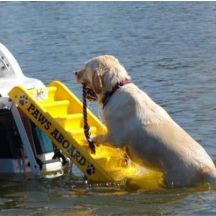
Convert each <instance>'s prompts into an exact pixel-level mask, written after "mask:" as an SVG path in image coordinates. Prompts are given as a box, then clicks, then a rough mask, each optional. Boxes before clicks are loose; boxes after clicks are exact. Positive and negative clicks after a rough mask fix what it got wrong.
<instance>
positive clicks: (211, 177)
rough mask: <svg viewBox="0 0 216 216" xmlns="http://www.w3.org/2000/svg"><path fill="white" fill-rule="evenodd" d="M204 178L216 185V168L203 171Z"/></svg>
mask: <svg viewBox="0 0 216 216" xmlns="http://www.w3.org/2000/svg"><path fill="white" fill-rule="evenodd" d="M203 177H204V180H205V181H207V182H209V183H210V184H212V185H214V186H216V168H212V169H207V170H205V171H203Z"/></svg>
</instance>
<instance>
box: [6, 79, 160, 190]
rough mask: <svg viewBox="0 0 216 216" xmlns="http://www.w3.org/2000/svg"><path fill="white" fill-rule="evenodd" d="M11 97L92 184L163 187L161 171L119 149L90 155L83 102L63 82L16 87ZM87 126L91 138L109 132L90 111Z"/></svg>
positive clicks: (101, 149) (103, 148)
mask: <svg viewBox="0 0 216 216" xmlns="http://www.w3.org/2000/svg"><path fill="white" fill-rule="evenodd" d="M9 96H10V98H11V99H12V101H13V102H14V103H16V104H17V106H19V107H20V109H21V110H22V111H23V112H24V113H25V114H26V115H27V116H28V117H29V118H30V119H31V120H32V121H33V122H34V123H35V124H36V125H37V127H39V128H40V129H41V130H42V131H43V132H44V133H45V134H46V135H47V136H48V137H49V138H50V139H51V140H52V142H53V143H54V144H55V145H56V146H57V147H58V148H59V149H61V150H62V152H63V153H64V155H65V156H67V157H69V158H70V159H71V161H72V162H73V163H74V164H76V166H77V167H78V168H79V169H80V170H81V171H82V172H83V173H84V175H85V176H86V177H87V179H88V180H89V181H90V182H116V181H123V180H127V182H129V183H130V184H134V185H137V186H138V187H142V188H147V189H151V188H155V189H156V188H160V187H161V185H162V184H163V176H162V173H161V172H159V171H155V170H151V169H148V168H145V167H140V166H139V165H137V164H135V163H133V162H132V161H131V160H129V159H128V158H127V157H126V154H125V152H124V151H123V150H122V149H120V148H117V147H114V146H112V145H109V144H107V145H99V146H96V154H91V152H90V149H89V147H88V144H87V142H86V139H85V136H84V132H83V114H82V103H81V101H80V100H79V99H78V98H77V97H76V96H75V95H74V94H73V93H72V92H71V91H70V90H69V89H68V88H67V87H66V86H65V85H63V84H62V83H61V82H59V81H53V82H52V83H50V84H49V85H48V87H46V88H43V89H31V90H27V89H25V88H23V87H22V86H18V87H14V88H13V89H12V90H11V91H10V92H9ZM88 123H89V125H90V126H91V127H90V132H91V135H92V136H95V135H100V134H105V133H106V132H107V130H106V127H105V126H104V125H103V124H102V123H101V122H100V121H99V120H98V119H97V118H96V117H95V116H94V115H93V113H91V112H90V111H89V110H88Z"/></svg>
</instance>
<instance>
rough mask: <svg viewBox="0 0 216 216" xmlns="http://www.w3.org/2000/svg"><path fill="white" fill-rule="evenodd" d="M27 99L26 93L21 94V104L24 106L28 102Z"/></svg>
mask: <svg viewBox="0 0 216 216" xmlns="http://www.w3.org/2000/svg"><path fill="white" fill-rule="evenodd" d="M27 100H28V97H27V96H25V95H23V96H20V99H19V104H20V105H22V106H23V105H25V104H27Z"/></svg>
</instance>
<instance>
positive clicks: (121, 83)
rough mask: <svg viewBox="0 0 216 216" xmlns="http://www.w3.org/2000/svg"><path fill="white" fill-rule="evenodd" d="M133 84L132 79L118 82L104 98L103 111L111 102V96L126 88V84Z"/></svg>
mask: <svg viewBox="0 0 216 216" xmlns="http://www.w3.org/2000/svg"><path fill="white" fill-rule="evenodd" d="M129 83H132V81H131V80H130V79H125V80H123V81H121V82H118V83H116V84H115V86H114V87H113V88H112V90H111V91H108V92H106V93H105V95H104V97H103V101H102V102H103V109H104V107H105V106H106V105H107V103H108V102H109V99H110V98H111V96H112V95H113V94H114V93H115V92H116V91H117V90H118V89H119V88H120V87H121V86H124V85H126V84H129Z"/></svg>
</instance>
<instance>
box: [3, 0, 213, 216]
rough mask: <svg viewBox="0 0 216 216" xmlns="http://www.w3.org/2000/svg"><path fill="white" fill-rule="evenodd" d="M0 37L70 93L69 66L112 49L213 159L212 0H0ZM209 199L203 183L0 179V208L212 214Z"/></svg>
mask: <svg viewBox="0 0 216 216" xmlns="http://www.w3.org/2000/svg"><path fill="white" fill-rule="evenodd" d="M0 41H1V42H2V43H3V44H5V45H6V46H7V47H8V48H9V49H10V50H11V51H12V53H13V54H14V55H15V56H16V58H17V60H18V61H19V63H20V65H21V67H22V69H23V71H24V73H25V74H26V75H28V76H32V77H36V78H39V79H41V80H42V81H43V82H45V83H46V84H47V83H49V82H50V81H52V80H54V79H57V80H61V81H63V82H64V83H65V84H66V85H68V86H69V88H70V89H71V90H73V91H74V92H75V94H76V95H78V96H80V95H81V89H80V86H78V85H77V84H76V83H75V81H74V77H73V74H72V72H73V71H76V70H77V69H79V68H80V67H81V66H82V65H83V63H84V62H85V61H87V60H88V59H89V58H91V57H93V56H96V55H100V54H113V55H115V56H117V57H118V58H119V59H120V61H121V62H122V63H123V64H124V66H125V67H126V69H127V70H128V72H129V73H130V75H131V76H132V77H133V80H134V82H135V83H136V84H137V85H138V86H139V87H140V88H142V89H143V90H145V91H146V92H148V93H149V94H150V96H151V97H153V98H154V99H155V100H156V101H157V102H158V103H160V104H161V105H162V106H163V107H165V108H166V109H167V110H168V112H169V113H170V114H171V115H172V117H173V118H174V119H175V120H176V121H177V122H178V123H179V124H180V125H181V126H183V127H184V128H185V129H186V130H187V131H188V132H189V133H190V134H191V135H192V136H193V137H194V138H195V139H197V140H198V141H199V142H201V143H202V144H203V146H204V147H205V149H206V150H207V151H208V153H209V154H210V155H211V156H212V158H213V159H214V160H216V143H215V142H216V141H215V140H216V100H215V96H216V84H215V83H216V3H215V2H136V3H134V2H32V3H30V2H0ZM91 108H92V109H93V110H94V112H95V113H97V108H96V106H95V105H92V106H91ZM215 203H216V193H215V190H214V189H209V188H208V187H207V186H201V187H199V188H190V189H181V190H177V189H175V190H165V191H160V192H154V191H151V192H144V191H128V190H127V189H125V188H122V187H117V186H116V187H102V186H94V187H93V186H89V185H85V184H84V183H83V182H80V181H78V180H76V179H74V178H73V177H71V176H65V177H63V178H59V179H54V180H43V179H32V178H28V177H23V176H20V177H17V176H16V177H12V176H9V177H7V176H2V177H0V215H204V214H205V215H210V214H212V215H215V214H216V208H215Z"/></svg>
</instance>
